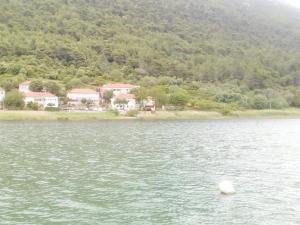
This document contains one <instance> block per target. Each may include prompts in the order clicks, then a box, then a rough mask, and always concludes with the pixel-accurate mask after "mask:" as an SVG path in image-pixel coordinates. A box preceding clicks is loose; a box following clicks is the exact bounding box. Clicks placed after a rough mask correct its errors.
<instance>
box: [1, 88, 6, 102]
mask: <svg viewBox="0 0 300 225" xmlns="http://www.w3.org/2000/svg"><path fill="white" fill-rule="evenodd" d="M4 98H5V90H4V89H2V88H0V102H3V101H4Z"/></svg>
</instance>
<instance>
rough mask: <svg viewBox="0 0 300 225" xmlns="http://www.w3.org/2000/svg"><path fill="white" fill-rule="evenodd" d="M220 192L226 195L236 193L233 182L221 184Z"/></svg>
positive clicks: (225, 181)
mask: <svg viewBox="0 0 300 225" xmlns="http://www.w3.org/2000/svg"><path fill="white" fill-rule="evenodd" d="M219 189H220V192H221V193H222V194H224V195H232V194H234V193H235V188H234V186H233V184H232V182H231V181H229V180H224V181H222V182H221V183H220V184H219Z"/></svg>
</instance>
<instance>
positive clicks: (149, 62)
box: [0, 0, 300, 108]
mask: <svg viewBox="0 0 300 225" xmlns="http://www.w3.org/2000/svg"><path fill="white" fill-rule="evenodd" d="M0 10H1V14H0V85H2V86H4V87H5V88H6V89H7V90H9V89H12V88H14V87H15V86H16V85H17V83H18V82H19V81H21V80H24V79H34V78H42V79H45V80H55V81H57V82H58V83H59V84H61V85H62V86H63V87H66V88H71V87H76V86H84V85H94V86H97V85H99V84H101V83H103V82H105V81H127V82H134V83H140V84H141V85H142V86H145V87H147V86H151V87H152V88H156V89H155V90H153V91H152V93H151V94H153V95H155V94H157V92H163V93H160V94H166V95H168V96H169V94H170V93H171V92H174V90H175V89H176V91H179V92H180V93H181V94H182V95H188V97H189V102H190V105H191V106H195V107H198V108H203V107H208V108H209V107H211V105H212V104H213V102H221V103H228V104H231V105H238V106H240V107H248V108H249V107H250V108H265V107H269V106H270V105H271V106H274V107H285V106H288V105H290V106H300V94H299V91H298V85H299V79H300V53H299V51H300V12H298V11H297V10H294V9H292V8H289V7H284V6H282V5H280V4H276V3H274V2H271V1H267V0H266V1H260V0H243V1H241V0H198V1H195V0H45V1H39V0H3V1H2V2H1V5H0ZM164 85H167V88H166V87H162V86H164ZM170 85H173V86H179V87H180V88H178V87H173V86H172V88H169V86H170ZM148 90H149V88H148ZM157 95H158V94H157ZM156 97H157V98H158V99H160V97H161V95H160V96H156ZM163 99H164V98H163V97H161V100H160V101H162V103H164V101H167V100H163ZM201 99H205V103H203V102H201ZM199 101H200V102H199Z"/></svg>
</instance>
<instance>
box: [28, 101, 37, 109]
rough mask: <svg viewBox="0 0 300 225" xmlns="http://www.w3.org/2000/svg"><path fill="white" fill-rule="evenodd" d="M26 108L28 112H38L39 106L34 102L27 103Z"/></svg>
mask: <svg viewBox="0 0 300 225" xmlns="http://www.w3.org/2000/svg"><path fill="white" fill-rule="evenodd" d="M27 108H28V109H30V110H34V111H38V110H39V104H38V103H36V102H29V103H28V104H27Z"/></svg>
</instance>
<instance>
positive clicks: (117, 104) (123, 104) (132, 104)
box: [111, 94, 137, 111]
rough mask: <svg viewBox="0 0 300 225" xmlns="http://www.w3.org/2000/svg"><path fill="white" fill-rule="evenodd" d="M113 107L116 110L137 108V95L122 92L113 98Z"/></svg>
mask: <svg viewBox="0 0 300 225" xmlns="http://www.w3.org/2000/svg"><path fill="white" fill-rule="evenodd" d="M111 107H112V109H114V110H119V111H123V110H124V111H128V110H133V109H136V108H137V104H136V99H135V95H133V94H120V95H118V96H114V97H113V98H112V99H111Z"/></svg>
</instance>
